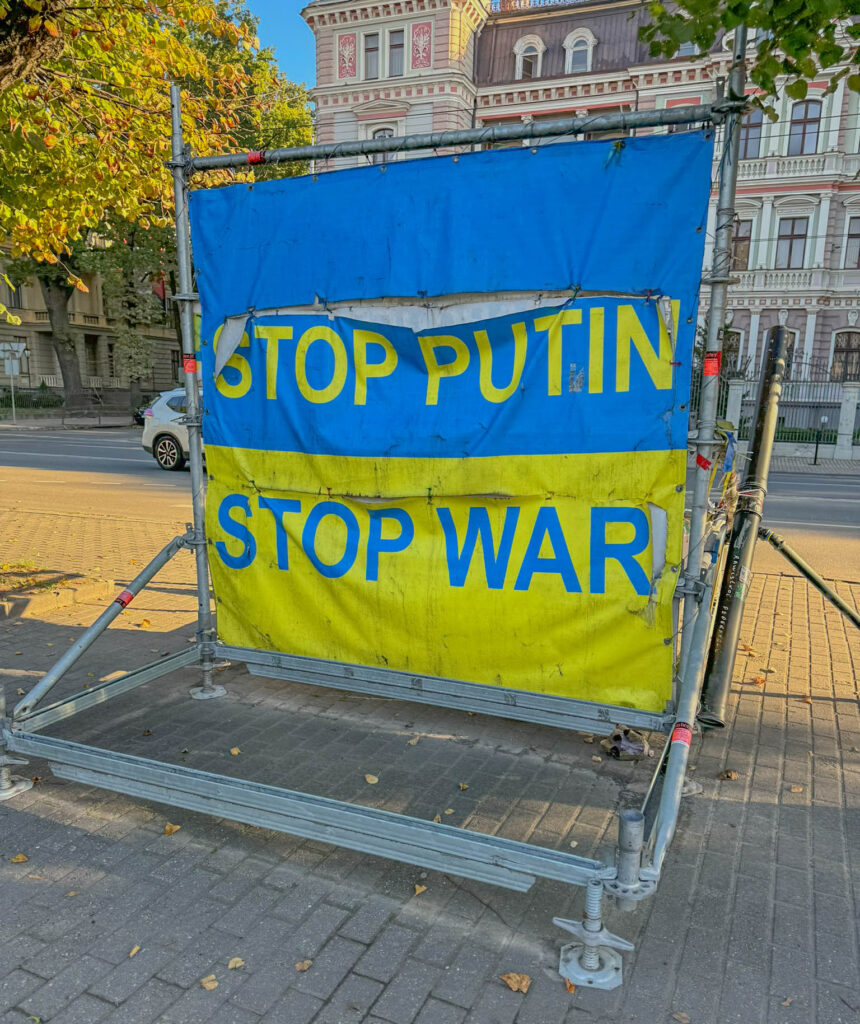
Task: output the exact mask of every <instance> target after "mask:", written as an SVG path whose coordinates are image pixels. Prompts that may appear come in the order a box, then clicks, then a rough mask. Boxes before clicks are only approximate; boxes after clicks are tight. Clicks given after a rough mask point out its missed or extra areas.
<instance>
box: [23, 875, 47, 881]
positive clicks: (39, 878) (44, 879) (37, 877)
mask: <svg viewBox="0 0 860 1024" xmlns="http://www.w3.org/2000/svg"><path fill="white" fill-rule="evenodd" d="M27 877H28V878H32V879H33V881H34V882H47V881H48V879H47V878H45V876H44V875H27Z"/></svg>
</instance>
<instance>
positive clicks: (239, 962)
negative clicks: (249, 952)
mask: <svg viewBox="0 0 860 1024" xmlns="http://www.w3.org/2000/svg"><path fill="white" fill-rule="evenodd" d="M244 966H245V961H244V960H243V959H242V958H241V957H240V956H234V957H233V959H232V960H231V961H230V963H229V964H227V970H228V971H235V970H236V969H237V968H239V967H244Z"/></svg>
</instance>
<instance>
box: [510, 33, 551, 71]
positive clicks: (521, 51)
mask: <svg viewBox="0 0 860 1024" xmlns="http://www.w3.org/2000/svg"><path fill="white" fill-rule="evenodd" d="M545 49H546V45H545V44H544V41H543V40H542V39H541V37H540V36H523V38H522V39H518V40H517V42H516V44H515V46H514V57H515V58H516V65H515V67H514V77H515V78H516V79H517V80H519V79H526V78H540V73H541V63H542V62H543V54H544V50H545Z"/></svg>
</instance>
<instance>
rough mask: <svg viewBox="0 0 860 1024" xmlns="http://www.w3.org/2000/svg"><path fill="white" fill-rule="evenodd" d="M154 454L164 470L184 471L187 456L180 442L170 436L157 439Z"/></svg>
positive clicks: (165, 435)
mask: <svg viewBox="0 0 860 1024" xmlns="http://www.w3.org/2000/svg"><path fill="white" fill-rule="evenodd" d="M152 454H153V456H154V457H155V461H156V462H157V463H158V464H159V466H161V468H162V469H182V467H183V466H184V465H185V456H184V455H183V454H182V449H181V448H180V447H179V442H178V441H177V440H176V438H175V437H171V436H170V434H162V435H161V436H160V437H157V438H156V439H155V443H154V444H153V446H152Z"/></svg>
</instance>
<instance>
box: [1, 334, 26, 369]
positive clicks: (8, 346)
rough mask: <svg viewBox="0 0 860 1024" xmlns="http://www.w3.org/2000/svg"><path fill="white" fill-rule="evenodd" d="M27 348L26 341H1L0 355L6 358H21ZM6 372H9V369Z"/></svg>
mask: <svg viewBox="0 0 860 1024" xmlns="http://www.w3.org/2000/svg"><path fill="white" fill-rule="evenodd" d="M26 348H27V342H26V341H0V355H2V356H3V358H4V359H20V358H21V356H22V355H24V352H25V351H26ZM6 372H7V373H8V372H9V371H8V370H7V371H6ZM16 372H17V371H16Z"/></svg>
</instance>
